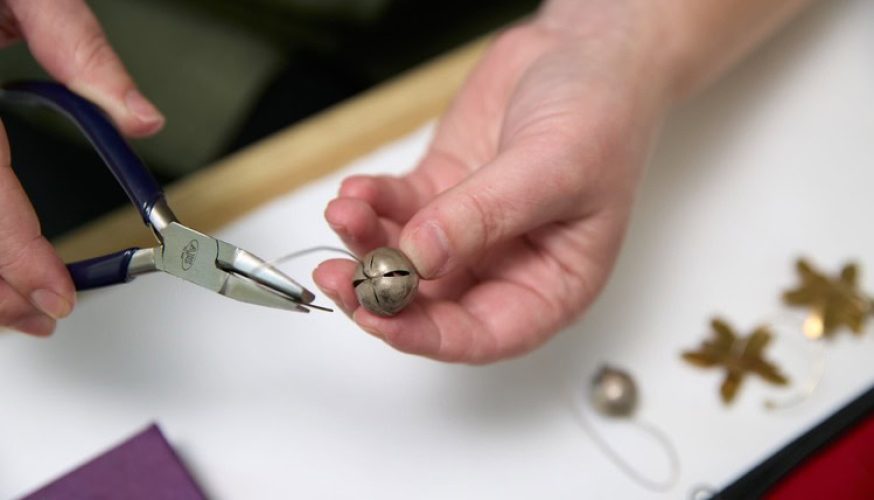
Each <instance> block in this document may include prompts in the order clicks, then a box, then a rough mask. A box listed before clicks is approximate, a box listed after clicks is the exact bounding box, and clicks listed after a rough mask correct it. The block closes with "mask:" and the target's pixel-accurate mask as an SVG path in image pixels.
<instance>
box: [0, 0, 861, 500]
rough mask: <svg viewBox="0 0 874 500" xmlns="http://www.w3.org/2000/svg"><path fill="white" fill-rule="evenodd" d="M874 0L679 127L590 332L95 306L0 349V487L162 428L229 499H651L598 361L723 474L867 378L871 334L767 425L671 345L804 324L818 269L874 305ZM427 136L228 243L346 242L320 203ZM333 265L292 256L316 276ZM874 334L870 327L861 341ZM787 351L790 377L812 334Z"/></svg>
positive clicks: (30, 485)
mask: <svg viewBox="0 0 874 500" xmlns="http://www.w3.org/2000/svg"><path fill="white" fill-rule="evenodd" d="M872 42H874V3H872V2H867V1H864V0H847V1H833V2H823V3H822V4H821V5H818V6H817V7H815V8H814V9H813V10H812V11H810V12H808V13H806V14H805V15H804V16H803V17H802V18H801V19H799V21H798V22H797V23H795V24H794V25H793V26H792V27H791V28H790V29H789V30H787V31H786V32H785V33H783V34H782V35H781V36H780V37H779V38H778V39H776V40H775V41H774V42H772V43H770V44H769V45H768V46H766V47H765V49H764V50H763V51H761V52H759V53H758V54H757V55H756V56H754V58H753V59H752V60H750V61H748V62H747V63H746V64H744V66H742V67H741V68H740V69H739V70H738V71H736V72H735V73H733V74H732V75H731V76H730V77H729V78H728V79H726V80H724V81H723V82H722V83H720V84H719V85H718V86H716V87H715V88H713V89H711V90H710V91H708V92H707V93H706V94H705V95H702V96H700V97H698V98H696V99H694V100H693V101H692V102H690V103H689V104H687V105H685V106H684V107H683V109H681V110H679V111H678V112H677V113H675V115H674V116H673V117H672V119H671V120H670V122H669V124H668V126H667V127H666V130H665V132H664V134H663V138H662V141H661V143H660V145H659V147H658V149H657V152H656V154H655V158H654V161H653V164H652V166H651V168H650V171H649V174H648V177H647V179H646V182H645V186H644V188H643V190H642V195H641V198H640V200H639V203H638V206H637V210H636V215H635V219H634V223H633V225H632V228H631V231H630V234H629V237H628V240H627V243H626V246H625V248H624V250H623V254H622V257H621V259H620V262H619V265H618V267H617V269H616V273H615V275H614V277H613V279H612V282H611V283H610V285H609V287H608V289H607V290H606V292H605V293H604V294H603V296H602V297H601V298H600V300H599V301H598V302H597V304H596V305H595V306H594V307H593V308H592V310H591V312H590V314H589V315H588V316H587V317H586V318H585V319H584V320H583V321H581V322H580V323H579V324H577V325H575V326H574V327H572V328H570V329H569V330H568V331H566V332H563V333H562V334H561V335H559V337H557V338H556V339H555V340H553V341H552V342H551V343H549V344H548V345H546V346H545V347H544V348H542V349H540V350H539V351H536V352H534V353H532V354H531V355H529V356H527V357H525V358H522V359H518V360H514V361H510V362H505V363H500V364H497V365H493V366H488V367H466V366H452V365H445V364H439V363H435V362H431V361H428V360H424V359H419V358H415V357H410V356H406V355H402V354H399V353H396V352H394V351H392V350H391V349H389V348H387V347H385V346H384V345H383V344H381V343H380V342H379V341H377V340H375V339H373V338H371V337H369V336H367V335H366V334H364V333H362V332H359V331H358V330H356V328H354V327H353V326H352V325H351V324H350V322H349V321H348V320H347V319H346V318H345V317H344V316H343V315H342V314H339V313H336V314H320V313H318V312H315V313H313V314H310V315H308V316H304V315H294V314H290V313H283V312H278V311H272V310H266V309H260V308H257V307H253V306H248V305H244V304H238V303H235V302H233V301H230V300H227V299H224V298H222V297H219V296H217V295H215V296H214V295H212V294H209V293H206V292H204V291H202V290H200V289H198V288H196V287H193V286H190V285H188V284H185V283H182V282H179V281H176V280H174V279H172V278H170V277H167V276H147V277H143V278H140V279H138V280H136V281H135V282H133V283H131V284H130V285H127V286H121V287H116V288H113V289H111V290H105V291H99V292H95V293H91V294H89V295H87V296H85V297H83V298H82V300H81V304H80V306H79V307H78V309H77V310H76V312H75V313H74V315H73V316H72V317H71V318H70V319H68V320H66V321H64V322H63V323H62V324H61V326H60V328H59V329H58V332H57V333H56V335H55V336H54V337H53V338H52V339H51V340H48V341H46V340H37V339H32V338H29V337H26V336H22V335H2V336H0V497H2V498H7V497H11V496H17V495H21V494H24V493H26V492H28V491H30V490H32V489H34V488H36V487H38V486H40V485H42V484H43V483H45V482H46V481H48V480H50V479H52V478H54V477H56V476H58V475H60V474H61V473H63V472H65V471H67V470H68V469H70V468H71V467H73V466H75V465H78V464H80V463H81V462H82V461H84V460H85V459H86V458H89V457H91V456H93V455H95V454H96V453H98V452H101V451H104V450H105V449H107V448H108V447H110V446H112V445H114V444H115V443H117V442H118V441H120V440H122V439H123V438H125V437H127V436H129V435H130V434H131V433H133V432H135V431H137V430H139V429H140V428H141V427H142V426H144V425H146V424H147V423H148V422H150V421H153V420H154V421H157V422H158V423H159V424H160V425H161V427H162V428H163V430H164V432H165V433H166V434H167V436H168V438H169V439H170V440H171V442H172V443H173V444H174V446H175V447H176V448H177V449H178V451H179V452H180V453H181V455H182V456H183V457H184V459H185V461H186V462H187V464H188V465H189V467H190V468H191V470H192V471H193V472H194V474H195V475H196V477H197V478H198V480H199V481H200V482H201V484H202V486H203V487H204V488H205V490H206V491H207V493H208V494H209V495H210V496H212V497H214V498H231V499H241V498H259V499H269V498H356V499H357V498H384V499H392V498H396V499H408V498H434V499H437V498H440V499H443V498H502V499H509V498H517V499H530V498H580V497H587V498H644V497H647V496H648V495H650V494H648V493H647V492H646V491H645V490H642V489H640V488H639V487H638V486H637V485H636V484H634V483H632V482H631V481H629V480H628V479H627V478H626V477H625V476H624V475H622V473H621V472H619V471H618V470H617V469H616V468H615V467H614V465H613V464H611V463H610V462H608V461H607V460H606V459H605V457H604V456H603V455H602V454H601V452H600V451H599V450H598V449H597V448H595V447H594V445H593V443H592V441H591V439H590V438H589V437H588V436H587V435H586V434H585V433H583V432H582V431H581V429H580V427H579V426H578V424H577V422H576V420H575V418H574V413H573V411H572V405H571V404H570V401H571V397H570V396H569V393H570V392H569V391H571V390H572V389H574V388H576V389H579V388H581V387H583V385H584V384H585V383H586V381H587V380H588V377H590V375H591V374H592V373H593V371H594V370H595V369H596V368H597V366H598V365H599V364H600V363H601V362H604V361H606V362H610V363H613V364H616V365H619V366H622V367H626V368H628V369H630V370H631V371H632V372H633V373H634V374H635V375H636V377H637V378H638V380H639V382H640V386H641V390H642V393H643V394H642V395H643V404H642V407H641V409H640V413H639V417H640V418H643V419H645V420H647V421H650V422H653V423H655V424H656V425H658V426H659V427H661V428H662V429H663V430H664V431H665V432H666V433H667V434H668V435H669V436H670V437H671V439H672V440H673V442H674V443H675V445H676V448H677V450H678V451H679V454H680V457H681V460H682V473H681V478H680V482H679V484H678V485H677V486H676V487H675V488H674V489H673V490H671V491H670V492H669V493H667V494H663V495H650V496H652V497H653V498H679V497H684V496H686V495H688V492H689V491H690V489H691V488H692V487H693V486H695V485H701V484H706V485H711V486H718V485H724V484H726V483H727V482H728V481H730V480H731V479H733V478H734V477H736V476H737V475H739V474H741V473H742V472H743V471H744V470H746V469H747V468H749V467H751V466H752V465H754V464H755V463H756V462H757V461H758V460H760V459H762V458H764V457H765V456H767V455H768V454H770V453H771V452H773V451H774V450H776V449H778V448H779V447H780V446H782V445H783V444H785V443H786V442H787V441H788V440H790V439H791V438H793V437H794V436H796V435H797V434H799V433H800V432H802V431H803V430H805V429H806V428H808V427H809V426H810V425H812V424H814V423H815V422H817V421H819V420H820V419H822V418H824V417H825V416H827V415H828V414H830V413H831V412H833V411H834V410H836V409H837V408H838V407H839V406H840V405H841V404H843V403H845V402H846V401H848V400H850V399H851V398H853V397H854V396H856V395H858V394H859V393H860V392H861V391H862V390H864V389H865V388H866V387H868V386H870V385H871V383H872V382H874V363H872V362H871V359H872V356H874V335H872V334H871V333H870V331H869V333H868V335H866V336H864V337H861V338H856V337H851V336H850V335H847V334H843V335H840V336H839V337H838V338H836V339H835V341H834V342H832V343H830V344H829V346H828V348H827V351H826V358H827V359H826V362H827V366H826V371H825V376H824V378H823V380H822V383H821V385H820V387H819V389H818V390H817V391H816V392H815V394H814V395H813V396H812V397H811V398H810V399H809V400H808V401H806V402H805V403H804V404H803V405H801V406H799V407H796V408H794V409H792V410H788V411H783V412H777V413H767V412H765V411H764V410H763V409H762V401H763V399H765V398H767V397H777V398H783V397H788V396H789V395H791V394H792V391H780V390H774V389H773V388H771V387H769V386H767V385H765V384H763V383H761V382H759V381H757V380H750V381H749V382H748V383H747V384H746V385H745V387H744V388H743V390H742V392H741V393H740V395H739V397H738V400H737V402H736V404H735V405H734V406H733V407H732V408H729V409H726V408H723V407H722V406H721V404H720V403H719V401H718V398H717V392H716V391H717V387H718V384H719V381H720V377H721V375H720V374H719V373H718V372H716V371H713V372H704V371H698V370H696V369H694V368H691V367H689V366H686V365H685V364H683V363H681V362H680V361H679V358H678V354H679V352H680V351H681V350H682V349H684V348H691V347H694V346H696V345H697V344H698V342H700V340H701V339H702V338H703V337H704V336H705V335H706V334H707V333H708V326H707V323H708V320H709V318H710V317H711V315H713V314H717V313H718V314H722V315H725V316H726V317H727V318H729V319H730V320H731V321H732V322H733V323H734V324H736V325H737V326H738V327H739V328H741V329H743V330H745V331H747V330H749V329H750V328H752V327H754V326H755V325H756V324H757V323H758V322H760V321H764V320H771V319H775V318H776V319H780V320H782V321H783V322H784V323H789V324H792V322H793V321H797V320H798V317H797V316H792V315H791V314H789V313H787V312H785V310H784V309H783V308H781V305H780V303H779V301H778V297H779V291H780V290H782V289H784V288H786V287H788V286H790V285H792V284H794V282H795V277H794V274H793V269H792V261H793V260H794V259H795V257H797V256H799V255H801V254H804V255H808V256H810V257H811V258H813V259H814V260H815V262H817V263H818V264H820V265H821V266H822V267H824V268H826V269H828V270H829V271H832V272H834V271H836V270H837V269H838V268H839V266H840V265H841V264H842V263H843V262H844V261H845V260H847V259H858V260H860V261H861V262H862V263H863V275H862V277H863V281H864V285H865V287H866V289H867V290H869V291H874V236H872V232H871V228H872V223H871V222H872V213H874V201H872V200H871V196H872V192H874V191H872V187H874V183H872V181H874V169H872V165H871V160H870V158H871V154H872V153H874V140H872V139H874V98H872V97H874V63H872V58H871V48H872V47H874V43H872ZM428 134H429V131H428V130H424V131H420V132H417V133H416V134H413V135H412V136H410V137H409V138H406V139H404V140H401V141H398V142H397V143H396V144H393V145H390V146H388V147H386V148H384V149H382V150H380V151H378V152H376V153H375V154H373V155H371V156H369V157H367V158H364V159H362V160H361V161H359V162H356V163H355V164H354V165H351V166H350V167H349V168H348V169H346V170H345V171H344V172H342V173H340V174H337V175H334V176H331V177H330V178H326V179H324V180H322V181H321V182H318V183H316V184H313V185H311V186H309V187H307V188H305V189H302V190H300V191H298V192H295V193H291V194H290V195H289V196H288V197H286V198H284V199H281V200H279V201H277V202H275V203H271V204H270V205H268V206H265V207H264V208H263V209H261V210H258V211H256V212H255V213H253V214H252V215H251V216H249V217H247V218H245V219H244V220H241V221H239V222H238V223H236V224H234V225H232V226H231V227H228V228H226V229H225V230H223V231H221V232H220V233H219V234H218V235H217V236H219V237H221V238H223V239H226V240H227V241H230V242H232V243H235V244H238V245H241V246H243V247H244V248H247V249H250V250H252V251H254V252H255V253H257V254H259V255H262V256H265V257H270V256H277V255H281V254H283V253H285V252H287V251H290V250H294V249H299V248H303V247H307V246H311V245H315V244H329V243H335V242H336V239H335V238H334V237H333V235H332V234H331V233H330V231H329V230H328V229H327V227H326V225H325V224H324V222H323V219H322V210H323V208H324V206H325V204H326V202H327V201H328V200H329V199H330V198H331V197H332V195H333V193H334V191H335V190H336V186H337V185H338V181H339V179H340V178H342V177H343V176H345V175H347V174H348V173H350V172H402V171H404V170H406V169H408V168H409V167H410V166H411V165H412V164H413V163H414V162H415V160H416V158H417V157H418V155H419V154H420V152H421V151H422V150H423V148H424V147H425V144H426V141H427V138H428ZM321 257H322V256H313V257H311V258H305V259H301V260H299V261H297V262H295V263H294V264H290V265H288V266H286V267H285V268H284V269H286V270H288V271H289V272H290V273H292V275H294V276H297V277H300V278H302V279H305V280H307V282H308V283H309V281H308V280H309V278H308V276H309V272H310V270H311V269H312V268H313V267H314V266H315V264H316V263H317V262H318V260H320V258H321ZM869 330H871V328H869ZM773 347H774V348H773V349H772V353H771V356H772V357H774V358H775V359H778V360H779V361H780V362H781V364H783V365H785V366H786V369H787V371H789V372H790V375H792V376H793V378H794V380H796V381H802V380H803V379H804V377H805V376H806V374H807V371H808V367H807V365H806V364H805V362H804V360H805V359H806V358H805V355H806V354H805V353H806V351H805V345H804V344H803V343H802V342H800V341H799V340H798V339H797V338H791V336H790V335H783V336H782V337H781V338H780V339H779V340H778V342H777V343H776V345H774V346H773ZM597 425H598V426H599V428H600V429H601V431H602V432H603V433H605V435H606V437H607V439H610V440H611V442H613V443H615V444H616V446H618V447H621V448H622V449H623V450H624V451H625V452H626V453H627V454H628V455H629V456H630V458H631V459H632V460H634V461H635V463H638V464H640V465H641V466H644V467H646V470H647V471H648V472H650V473H652V474H653V475H656V474H658V473H660V472H661V473H664V470H665V465H664V462H663V459H662V458H661V455H660V454H659V451H658V449H657V448H654V447H653V445H652V444H651V442H650V441H648V440H646V438H645V437H641V436H640V435H638V434H635V433H633V432H632V431H631V430H630V429H629V428H628V427H627V426H623V425H620V424H608V423H604V422H598V423H597Z"/></svg>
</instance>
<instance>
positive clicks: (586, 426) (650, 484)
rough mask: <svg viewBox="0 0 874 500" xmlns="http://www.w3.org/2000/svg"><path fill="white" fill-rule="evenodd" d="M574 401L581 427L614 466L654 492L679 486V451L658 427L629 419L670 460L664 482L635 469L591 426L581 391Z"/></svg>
mask: <svg viewBox="0 0 874 500" xmlns="http://www.w3.org/2000/svg"><path fill="white" fill-rule="evenodd" d="M571 398H572V400H573V402H574V410H575V411H574V413H575V414H576V417H577V420H578V422H579V424H580V427H582V428H583V430H584V431H585V432H586V433H587V434H589V436H590V437H591V438H592V441H594V442H595V444H596V445H597V446H598V448H600V449H601V452H602V453H603V454H604V455H605V456H606V457H607V458H608V459H609V460H610V461H611V462H613V464H614V465H615V466H616V467H617V468H619V470H621V471H622V472H623V473H625V475H627V476H628V477H629V478H631V479H632V480H633V481H635V482H636V483H637V484H639V485H640V486H642V487H644V488H646V489H648V490H650V491H653V492H665V491H668V490H670V489H671V488H673V487H674V486H675V485H676V484H677V480H678V479H679V477H680V458H679V456H678V455H677V450H676V449H675V448H674V446H673V445H672V444H671V441H670V439H668V436H667V435H666V434H665V433H664V432H663V431H661V430H660V429H658V428H657V427H656V426H654V425H652V424H650V423H647V422H641V421H639V420H634V419H632V418H630V417H629V418H627V420H628V422H629V424H632V425H634V426H636V427H637V428H638V429H640V430H642V431H644V433H646V434H649V435H650V437H652V438H653V439H655V440H656V441H657V442H658V443H659V445H661V447H662V449H663V450H664V452H665V456H666V457H667V459H668V462H669V466H670V471H669V474H668V477H667V478H666V479H664V480H662V481H659V480H655V479H652V478H649V477H647V476H646V475H644V474H643V473H641V472H640V471H638V470H637V469H635V468H634V466H632V465H631V464H630V463H628V461H627V460H625V458H623V457H622V455H621V454H620V453H619V452H618V451H616V449H615V448H613V447H612V446H610V444H609V443H608V442H607V440H606V439H604V437H603V436H601V434H599V433H598V431H597V430H596V429H595V427H594V426H593V425H592V424H591V422H590V421H589V419H588V418H586V409H585V406H584V403H583V399H584V396H583V395H582V394H581V391H573V395H572V397H571Z"/></svg>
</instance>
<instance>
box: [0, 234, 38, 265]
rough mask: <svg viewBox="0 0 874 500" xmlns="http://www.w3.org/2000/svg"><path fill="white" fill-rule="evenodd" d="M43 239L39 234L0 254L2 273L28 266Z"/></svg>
mask: <svg viewBox="0 0 874 500" xmlns="http://www.w3.org/2000/svg"><path fill="white" fill-rule="evenodd" d="M42 239H43V238H42V235H39V234H37V235H35V236H33V237H32V238H30V239H28V240H26V241H25V242H24V244H21V245H17V246H15V247H14V248H12V249H9V250H7V251H6V252H3V254H0V275H5V274H6V273H8V272H10V271H12V272H14V271H16V270H17V269H18V268H20V267H23V266H26V264H27V262H28V261H29V260H30V259H32V258H33V255H34V254H35V253H36V250H37V249H38V247H39V245H40V243H41V242H42Z"/></svg>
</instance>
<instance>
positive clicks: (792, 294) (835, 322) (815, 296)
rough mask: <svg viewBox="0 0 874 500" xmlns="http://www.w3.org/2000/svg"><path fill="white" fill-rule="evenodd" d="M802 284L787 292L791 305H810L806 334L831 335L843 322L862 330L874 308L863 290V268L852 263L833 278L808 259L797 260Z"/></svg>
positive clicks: (805, 327) (787, 299)
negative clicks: (860, 276) (861, 279)
mask: <svg viewBox="0 0 874 500" xmlns="http://www.w3.org/2000/svg"><path fill="white" fill-rule="evenodd" d="M796 269H797V270H798V275H799V277H800V278H801V284H800V285H799V286H798V287H797V288H795V289H793V290H789V291H787V292H785V293H784V294H783V301H784V302H785V303H786V304H787V305H790V306H801V307H806V308H808V309H809V310H810V314H809V316H808V317H807V319H806V320H805V322H804V334H805V335H807V336H808V337H810V338H813V339H818V338H820V337H822V336H826V337H831V336H832V335H833V334H834V332H835V331H836V330H838V329H839V328H840V327H841V326H846V327H848V328H849V329H850V330H852V331H853V332H854V333H856V334H860V333H862V328H863V327H864V326H865V320H866V319H867V317H868V315H869V314H871V312H872V303H871V299H870V298H868V297H867V296H865V295H864V294H863V293H862V292H861V291H859V283H858V281H859V268H858V266H857V265H856V264H853V263H850V264H847V265H845V266H844V268H843V269H842V270H841V274H840V275H839V276H837V277H836V278H834V279H832V278H829V277H828V276H826V275H824V274H823V273H821V272H819V271H817V270H816V269H814V268H813V266H811V265H810V263H808V262H807V261H806V260H804V259H799V260H798V262H797V264H796Z"/></svg>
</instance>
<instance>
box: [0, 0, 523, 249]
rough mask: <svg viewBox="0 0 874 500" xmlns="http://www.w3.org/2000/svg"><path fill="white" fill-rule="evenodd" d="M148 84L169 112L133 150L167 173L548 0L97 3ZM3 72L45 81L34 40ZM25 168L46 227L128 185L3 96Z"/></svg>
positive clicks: (82, 218) (47, 119)
mask: <svg viewBox="0 0 874 500" xmlns="http://www.w3.org/2000/svg"><path fill="white" fill-rule="evenodd" d="M88 4H89V5H90V6H91V7H92V9H93V10H94V11H95V13H96V14H97V17H98V18H100V20H101V22H102V23H103V26H104V28H105V30H106V32H107V36H108V37H109V39H110V41H111V42H112V44H113V46H114V47H115V48H116V50H117V51H118V52H119V53H120V55H121V57H122V59H123V60H124V62H125V64H126V65H127V67H128V69H129V70H130V71H131V73H132V74H133V76H134V78H135V79H136V81H137V83H138V84H139V85H140V88H141V89H142V90H143V92H144V93H145V94H146V95H147V96H148V97H149V98H151V99H152V100H153V102H155V104H157V105H158V107H159V108H160V109H161V110H162V111H163V112H164V114H165V115H166V117H167V125H166V127H165V129H164V130H163V131H162V132H161V133H160V134H158V135H157V136H156V137H153V138H150V139H146V140H141V141H137V142H136V143H135V144H134V146H135V148H136V149H137V151H138V152H139V153H140V155H141V156H142V157H143V158H144V160H145V161H146V163H147V164H148V165H149V167H150V168H151V169H152V171H153V172H154V173H155V175H156V177H158V178H159V180H160V181H161V182H162V183H164V184H167V183H170V182H172V181H173V180H175V179H178V178H180V177H183V176H185V175H186V174H188V173H190V172H192V171H194V170H196V169H198V168H201V167H203V166H205V165H208V164H209V163H210V162H212V161H214V160H215V159H217V158H220V157H222V156H224V155H226V154H228V153H230V152H233V151H235V150H237V149H239V148H241V147H243V146H245V145H247V144H249V143H251V142H253V141H257V140H258V139H260V138H262V137H265V136H267V135H269V134H270V133H272V132H275V131H276V130H279V129H281V128H284V127H287V126H289V125H291V124H293V123H295V122H296V121H299V120H301V119H303V118H306V117H307V116H309V115H311V114H313V113H316V112H318V111H319V110H322V109H324V108H326V107H329V106H330V105H332V104H335V103H337V102H339V101H342V100H344V99H347V98H349V97H351V96H354V95H355V94H357V93H359V92H361V91H363V90H365V89H367V88H369V87H371V86H373V85H376V84H378V83H380V82H381V81H383V80H385V79H388V78H390V77H392V76H394V75H397V74H398V73H400V72H402V71H404V70H405V69H408V68H410V67H412V66H415V65H416V64H419V63H421V62H424V61H427V60H428V59H430V58H432V57H434V56H436V55H439V54H441V53H443V52H446V51H447V50H450V49H452V48H453V47H456V46H458V45H461V44H463V43H464V42H466V41H469V40H472V39H474V38H476V37H478V36H480V35H483V34H485V33H488V32H491V31H494V30H496V29H498V28H500V27H502V26H505V25H507V24H509V23H512V22H513V21H515V20H517V19H520V18H522V17H524V16H525V15H527V14H529V13H531V12H533V11H534V9H536V7H537V5H538V4H539V2H538V1H535V0H505V1H503V2H471V1H463V0H442V1H429V0H420V1H417V0H254V1H248V2H245V1H233V0H175V1H171V0H90V1H89V2H88ZM0 74H2V75H3V77H2V78H3V80H14V79H21V78H33V77H40V78H44V77H45V75H44V73H43V72H42V71H41V70H40V69H39V67H38V66H37V65H36V63H35V62H34V61H33V60H32V58H31V57H30V55H29V53H28V52H27V49H26V47H24V45H22V44H19V45H16V46H14V47H11V48H8V49H4V50H3V51H2V52H0ZM0 113H2V118H3V121H4V123H5V124H6V127H7V131H8V134H9V139H10V142H11V145H12V155H13V165H14V168H15V170H16V171H17V172H18V175H19V178H21V180H22V183H23V184H24V186H25V189H26V190H27V192H28V194H29V195H30V196H31V199H32V200H33V202H34V205H35V206H36V209H37V212H38V214H39V216H40V220H41V221H42V224H43V231H44V233H45V234H46V235H47V236H49V237H55V236H57V235H60V234H63V233H64V232H67V231H69V230H71V229H73V228H75V227H77V226H79V225H81V224H84V223H86V222H88V221H89V220H91V219H93V218H94V217H96V216H98V215H100V214H102V213H105V212H107V211H109V210H111V209H113V208H115V207H117V206H119V205H120V204H123V203H127V200H126V199H125V197H124V194H123V193H122V191H121V189H120V188H119V187H118V185H117V184H116V183H115V181H114V180H113V178H112V177H111V175H110V174H109V172H108V171H107V170H106V168H105V167H103V165H102V164H101V163H100V160H99V159H98V158H97V156H96V155H95V154H94V153H93V152H92V151H91V150H90V148H89V147H88V145H87V144H86V143H85V142H84V141H83V140H82V139H81V138H80V137H79V135H78V133H77V132H76V131H75V129H73V128H72V127H71V126H69V125H68V124H67V123H65V122H64V121H63V120H62V119H58V118H57V117H55V116H53V115H52V114H51V113H47V112H34V111H33V110H32V109H28V110H27V111H25V110H24V109H18V108H10V107H8V106H0Z"/></svg>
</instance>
